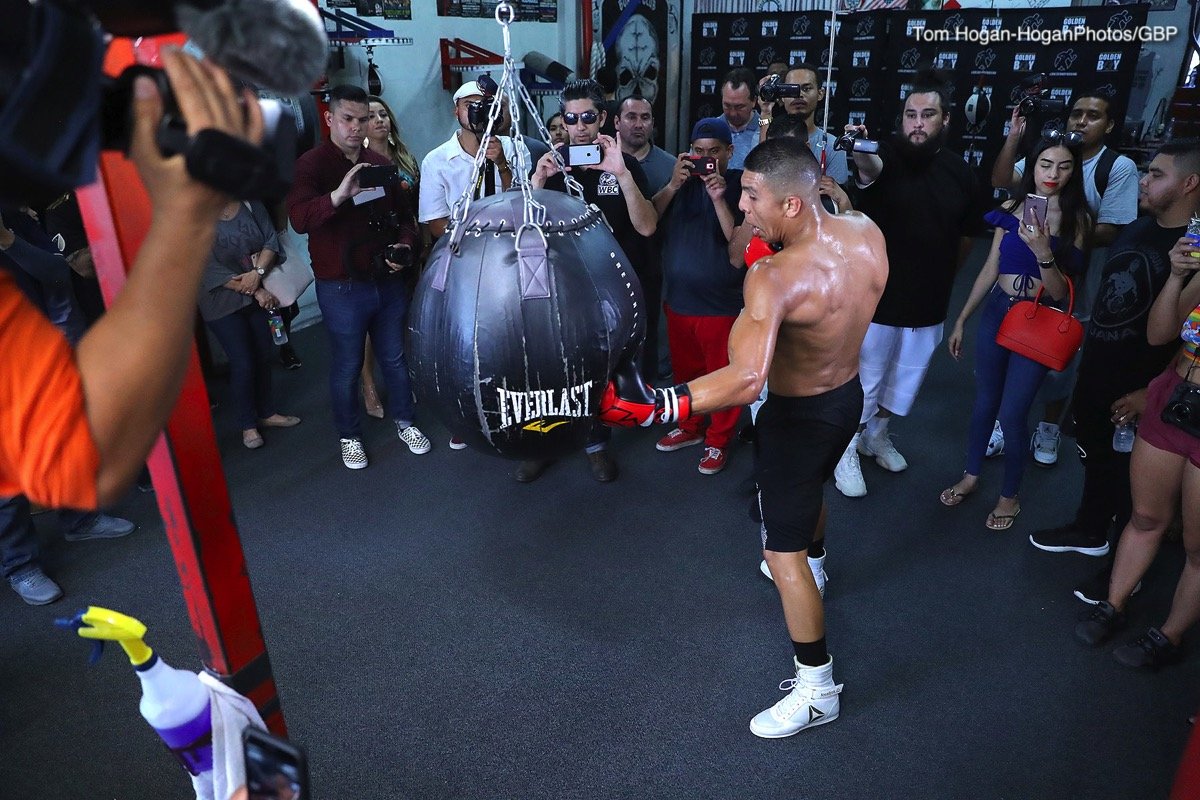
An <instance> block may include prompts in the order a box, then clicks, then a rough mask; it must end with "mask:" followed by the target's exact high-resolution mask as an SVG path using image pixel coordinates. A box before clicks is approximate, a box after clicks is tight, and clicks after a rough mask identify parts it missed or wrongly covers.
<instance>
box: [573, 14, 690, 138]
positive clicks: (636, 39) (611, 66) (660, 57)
mask: <svg viewBox="0 0 1200 800" xmlns="http://www.w3.org/2000/svg"><path fill="white" fill-rule="evenodd" d="M630 5H631V2H630V0H593V16H596V12H597V11H598V12H599V17H600V20H601V25H600V27H598V28H597V30H598V31H603V33H602V36H603V41H604V45H605V48H604V51H603V56H602V58H603V65H601V64H600V63H594V64H593V65H592V69H593V71H594V74H595V77H596V79H597V80H599V81H600V83H601V84H602V85H604V87H605V88H606V89H611V90H612V91H613V97H614V100H615V101H616V102H618V103H619V102H620V101H622V100H624V99H625V98H627V97H643V98H645V99H646V100H648V101H650V105H651V106H652V107H653V109H654V122H655V125H654V141H655V142H656V143H657V144H659V145H661V144H662V143H663V142H664V137H665V135H666V134H667V133H668V130H667V129H668V127H671V128H673V127H674V113H673V112H671V113H670V114H668V109H673V108H677V107H678V101H677V98H676V97H675V95H676V94H677V91H678V90H677V88H676V87H677V86H678V82H677V81H671V80H668V72H671V73H673V74H677V70H678V65H679V50H680V42H679V38H680V33H679V6H680V0H641V2H639V3H637V4H636V7H635V8H634V9H633V11H632V13H626V12H628V10H629V6H630ZM596 55H600V54H599V53H597V54H596ZM597 61H599V59H597ZM668 87H669V89H668ZM668 91H669V93H670V94H671V95H672V97H670V98H668V96H667V95H668Z"/></svg>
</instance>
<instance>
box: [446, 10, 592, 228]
mask: <svg viewBox="0 0 1200 800" xmlns="http://www.w3.org/2000/svg"><path fill="white" fill-rule="evenodd" d="M515 20H516V12H515V11H514V10H513V7H512V5H510V4H509V2H508V0H500V2H499V3H497V5H496V23H497V24H498V25H499V26H500V30H501V33H502V36H503V38H504V61H503V71H502V74H501V76H500V80H499V81H498V83H497V89H496V95H495V97H494V98H493V100H492V104H491V107H490V109H489V112H488V121H487V127H486V128H485V129H484V131H483V134H482V135H481V136H480V139H479V149H478V150H477V151H476V153H475V162H474V165H473V167H472V169H471V179H470V180H469V181H468V182H467V185H466V186H465V187H464V189H463V192H462V194H461V195H460V196H459V198H458V201H457V202H455V204H454V209H453V210H452V211H451V214H450V226H451V227H452V228H453V232H452V234H451V240H450V243H451V246H452V247H457V245H458V242H459V241H460V240H461V239H462V235H463V233H464V231H463V227H464V226H463V223H464V222H465V221H466V219H467V215H468V212H469V211H470V208H471V202H472V201H473V200H474V195H475V187H476V186H478V185H479V182H480V180H481V178H482V176H483V170H484V169H491V168H492V166H491V163H490V162H488V160H487V158H486V153H487V149H488V145H490V144H491V142H492V140H493V139H495V138H496V135H498V133H497V134H495V135H494V134H493V131H494V130H496V129H497V126H498V123H499V120H500V116H501V111H502V110H503V108H504V106H505V101H506V100H511V102H509V103H508V109H509V118H510V125H509V130H508V131H507V134H508V135H509V137H510V138H511V141H512V143H513V153H514V156H515V162H516V163H515V164H513V165H512V176H513V177H512V180H513V183H514V184H515V185H516V186H517V187H518V188H519V189H520V190H521V198H522V215H521V216H522V220H521V221H522V226H523V227H524V226H529V225H533V226H538V227H540V226H542V225H544V224H545V222H546V207H545V206H544V205H542V204H541V203H539V202H538V201H537V200H535V199H534V197H533V184H532V183H530V179H529V175H530V173H532V171H533V169H534V168H535V167H536V166H537V165H536V164H534V163H532V161H531V156H530V153H529V149H528V148H527V147H526V146H525V143H524V141H522V138H521V128H520V122H521V107H522V106H524V107H525V109H526V110H527V111H528V112H529V117H530V119H532V120H533V122H534V124H535V125H536V126H537V131H538V135H539V137H540V138H541V140H542V141H543V142H546V143H547V144H549V142H550V132H549V131H547V130H546V125H545V123H543V122H542V118H541V116H540V115H539V114H538V112H537V106H536V105H535V104H534V102H533V98H532V97H531V96H530V94H529V91H528V90H527V89H526V88H525V85H524V84H523V83H521V81H520V80H519V78H518V76H517V65H516V61H514V60H513V56H512V39H511V36H510V33H509V26H510V25H511V24H512V23H513V22H514V21H515ZM550 152H551V153H552V154H553V157H554V161H555V162H556V163H557V164H558V169H559V171H560V172H562V175H563V178H564V179H565V182H566V187H567V191H568V192H569V193H570V194H573V195H575V197H577V198H578V199H579V200H581V201H582V200H583V187H582V186H581V185H580V184H579V182H578V181H577V180H575V178H573V177H572V176H571V174H570V173H569V172H567V169H566V166H567V165H566V162H564V161H563V158H562V154H561V153H559V151H558V149H557V148H554V147H551V148H550Z"/></svg>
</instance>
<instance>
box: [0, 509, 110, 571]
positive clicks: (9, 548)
mask: <svg viewBox="0 0 1200 800" xmlns="http://www.w3.org/2000/svg"><path fill="white" fill-rule="evenodd" d="M96 516H97V514H96V512H95V511H74V510H71V509H61V510H59V511H58V524H59V527H60V528H62V530H64V531H70V530H74V529H75V528H85V527H87V526H88V525H90V524H91V523H92V521H93V520H94V519H95V518H96ZM41 561H42V548H41V545H39V544H38V537H37V531H36V530H35V529H34V527H33V515H32V514H31V513H30V508H29V498H27V497H25V496H24V495H20V494H19V495H17V496H15V497H3V498H0V577H4V578H7V577H8V576H10V575H12V574H13V573H14V572H17V571H18V570H19V569H21V568H22V567H25V566H29V565H33V566H35V567H40V566H41Z"/></svg>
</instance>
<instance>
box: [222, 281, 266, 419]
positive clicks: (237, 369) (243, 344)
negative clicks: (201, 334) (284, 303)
mask: <svg viewBox="0 0 1200 800" xmlns="http://www.w3.org/2000/svg"><path fill="white" fill-rule="evenodd" d="M208 327H209V330H211V331H212V332H213V334H214V335H215V336H216V337H217V341H218V342H220V343H221V347H222V348H224V349H225V354H226V355H227V356H229V393H230V395H231V400H232V402H231V403H230V405H231V406H233V412H234V415H235V416H236V417H237V425H238V428H240V429H241V430H248V429H250V428H257V427H258V420H260V419H266V418H267V417H269V416H272V415H273V414H274V413H275V402H274V400H273V399H272V398H271V358H272V356H274V355H275V346H274V342H273V341H272V340H271V329H270V323H269V322H268V321H267V312H266V311H264V310H263V309H262V307H261V306H259V305H258V303H252V304H251V305H248V306H246V307H245V308H242V309H239V310H238V311H235V312H233V313H232V314H227V315H226V316H224V317H221V318H220V319H214V320H211V321H209V322H208Z"/></svg>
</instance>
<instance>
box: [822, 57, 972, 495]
mask: <svg viewBox="0 0 1200 800" xmlns="http://www.w3.org/2000/svg"><path fill="white" fill-rule="evenodd" d="M949 121H950V102H949V94H948V87H947V85H946V84H945V82H944V81H941V80H940V79H939V78H938V76H936V75H935V74H933V73H924V74H921V75H918V76H917V80H916V81H915V82H914V85H913V89H912V91H911V92H910V93H909V95H908V97H907V98H905V101H904V113H903V119H902V124H901V129H900V131H899V132H898V133H897V134H895V135H894V136H893V137H892V138H891V139H890V140H885V141H883V142H881V143H880V148H879V153H878V155H875V154H871V153H859V152H855V153H854V154H853V157H854V163H855V166H856V167H857V168H858V186H859V187H860V188H861V189H862V191H861V193H860V195H859V197H860V199H859V201H858V208H859V210H860V211H862V212H863V213H865V214H866V215H867V216H869V217H870V218H871V219H872V220H873V221H874V222H875V224H876V225H878V226H879V228H880V230H882V231H883V235H884V238H885V239H886V241H887V256H888V264H889V265H890V271H889V273H888V279H887V286H886V288H885V289H884V290H883V297H882V298H880V300H879V305H878V307H877V308H876V310H875V315H874V317H873V318H872V321H871V326H870V328H869V330H868V331H867V335H866V339H865V340H864V341H863V346H862V351H861V353H860V359H859V378H860V379H861V380H862V385H863V395H864V402H863V413H862V419H861V421H860V423H861V424H860V427H859V433H857V434H855V436H854V438H853V440H851V442H850V446H849V447H848V448H846V452H845V453H844V454H843V455H842V458H841V460H840V461H839V462H838V466H837V469H836V470H835V472H834V479H835V485H836V486H837V488H838V491H840V492H841V493H842V494H844V495H846V496H847V497H861V496H863V495H865V494H866V493H867V487H866V482H865V481H864V480H863V475H862V468H861V466H860V463H859V455H860V454H861V455H864V456H870V457H873V458H874V459H875V461H876V462H877V463H878V464H879V466H881V467H882V468H883V469H885V470H887V471H888V472H901V471H903V470H904V469H906V468H907V467H908V462H907V461H906V460H905V459H904V456H902V455H900V453H899V452H897V450H896V447H895V446H894V445H893V444H892V441H891V437H890V436H889V434H888V422H889V421H890V419H891V417H892V416H893V415H899V416H905V415H907V414H908V412H909V411H910V410H911V409H912V406H913V402H914V401H915V400H916V396H917V392H918V390H919V389H920V388H921V383H922V381H924V379H925V373H926V371H927V370H928V368H929V361H930V359H931V358H932V356H933V353H934V351H935V350H936V349H937V347H938V345H939V344H940V343H941V341H942V327H943V324H944V323H945V320H946V313H947V307H948V305H949V303H950V291H951V288H952V287H953V285H954V276H955V275H956V274H957V272H958V269H959V267H961V266H962V263H963V261H964V260H965V259H966V256H967V254H968V253H969V252H970V249H971V238H970V237H971V236H972V235H973V234H974V233H977V232H979V231H981V230H982V228H983V213H984V211H985V210H986V209H985V208H984V203H985V198H984V197H982V196H981V194H980V185H979V182H978V180H977V179H976V177H975V174H974V172H973V171H972V170H971V168H970V167H969V166H968V165H967V164H966V163H965V162H964V161H963V157H962V156H961V155H959V154H958V153H954V152H951V151H950V150H947V149H946V148H945V146H944V145H945V142H946V130H947V126H948V125H949ZM846 130H847V131H851V130H858V131H861V132H862V134H863V135H864V136H866V135H867V130H866V128H865V127H864V126H862V125H857V126H847V127H846Z"/></svg>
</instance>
